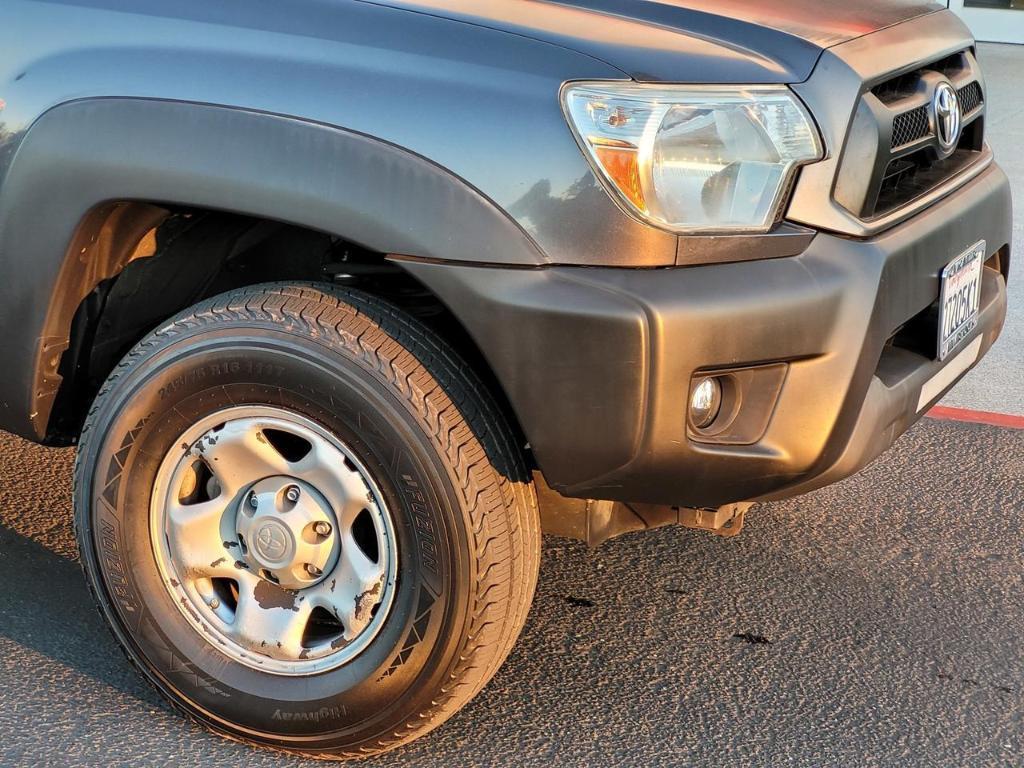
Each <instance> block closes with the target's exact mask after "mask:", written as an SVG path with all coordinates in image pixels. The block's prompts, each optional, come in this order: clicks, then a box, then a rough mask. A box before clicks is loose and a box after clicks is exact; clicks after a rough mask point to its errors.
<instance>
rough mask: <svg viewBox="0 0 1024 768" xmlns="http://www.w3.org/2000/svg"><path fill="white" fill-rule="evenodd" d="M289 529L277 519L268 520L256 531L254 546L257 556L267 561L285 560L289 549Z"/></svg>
mask: <svg viewBox="0 0 1024 768" xmlns="http://www.w3.org/2000/svg"><path fill="white" fill-rule="evenodd" d="M288 539H289V536H288V531H287V530H286V529H285V527H284V526H283V525H281V523H279V522H277V521H276V520H268V521H267V522H266V523H264V524H263V526H262V527H261V528H260V529H259V530H258V531H257V532H256V541H255V542H254V545H253V548H254V549H255V550H256V556H257V557H259V558H260V559H261V560H263V561H264V562H266V563H268V564H269V563H275V562H280V561H281V560H284V559H285V557H286V555H288V549H289V546H288V544H289V541H288Z"/></svg>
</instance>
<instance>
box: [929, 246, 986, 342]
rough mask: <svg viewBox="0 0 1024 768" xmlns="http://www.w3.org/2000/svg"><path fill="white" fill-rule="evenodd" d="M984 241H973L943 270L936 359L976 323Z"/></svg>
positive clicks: (967, 333) (979, 300)
mask: <svg viewBox="0 0 1024 768" xmlns="http://www.w3.org/2000/svg"><path fill="white" fill-rule="evenodd" d="M984 260H985V241H984V240H982V241H981V242H980V243H975V244H974V245H972V246H971V247H970V248H968V249H967V250H966V251H964V252H963V253H961V254H960V255H959V256H957V257H956V258H955V259H953V260H952V261H951V262H949V264H947V265H946V266H945V267H944V268H943V270H942V290H941V292H940V293H939V360H945V359H946V357H947V356H948V355H949V353H950V352H952V351H953V350H954V349H956V348H957V347H959V346H960V344H961V343H962V342H963V341H964V339H966V338H967V337H968V336H970V335H971V331H973V330H974V329H975V327H977V325H978V308H979V306H980V304H981V266H982V263H983V262H984Z"/></svg>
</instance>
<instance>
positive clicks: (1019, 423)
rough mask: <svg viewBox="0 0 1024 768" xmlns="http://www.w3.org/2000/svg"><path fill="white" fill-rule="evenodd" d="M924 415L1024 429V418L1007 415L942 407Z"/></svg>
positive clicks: (936, 406)
mask: <svg viewBox="0 0 1024 768" xmlns="http://www.w3.org/2000/svg"><path fill="white" fill-rule="evenodd" d="M926 415H927V416H931V417H932V418H933V419H945V420H947V421H967V422H970V423H972V424H990V425H992V426H993V427H1009V428H1010V429H1024V416H1011V415H1010V414H1008V413H993V412H992V411H974V410H971V409H970V408H949V407H947V406H944V405H935V406H932V408H931V409H930V410H929V411H928V413H927V414H926Z"/></svg>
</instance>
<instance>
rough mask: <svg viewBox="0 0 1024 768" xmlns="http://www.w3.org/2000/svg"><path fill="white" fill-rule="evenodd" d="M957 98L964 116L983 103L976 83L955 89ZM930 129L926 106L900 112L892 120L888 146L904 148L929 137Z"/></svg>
mask: <svg viewBox="0 0 1024 768" xmlns="http://www.w3.org/2000/svg"><path fill="white" fill-rule="evenodd" d="M956 93H957V98H958V99H959V101H960V109H961V110H962V112H963V114H964V115H969V114H971V113H972V112H974V110H976V109H977V108H978V107H980V106H981V105H982V104H983V103H984V97H983V96H982V95H981V86H980V85H978V81H977V80H975V81H973V82H970V83H968V84H967V85H965V86H963V87H962V88H958V89H957V92H956ZM931 133H932V128H931V124H930V123H929V122H928V105H927V104H924V105H922V106H920V107H914V108H913V109H910V110H907V111H906V112H900V113H899V114H898V115H896V117H894V118H893V120H892V139H891V141H890V143H889V146H890V147H891V148H892V149H896V148H898V147H905V146H907V145H908V144H913V143H914V142H915V141H920V140H921V139H923V138H925V137H927V136H931Z"/></svg>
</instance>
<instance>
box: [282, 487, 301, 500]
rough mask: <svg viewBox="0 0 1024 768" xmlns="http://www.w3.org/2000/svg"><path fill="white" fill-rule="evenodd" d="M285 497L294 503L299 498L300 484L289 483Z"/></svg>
mask: <svg viewBox="0 0 1024 768" xmlns="http://www.w3.org/2000/svg"><path fill="white" fill-rule="evenodd" d="M284 497H285V498H286V499H288V501H290V502H291V503H292V504H294V503H295V502H296V501H298V500H299V486H297V485H289V486H288V490H286V491H285V492H284Z"/></svg>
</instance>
